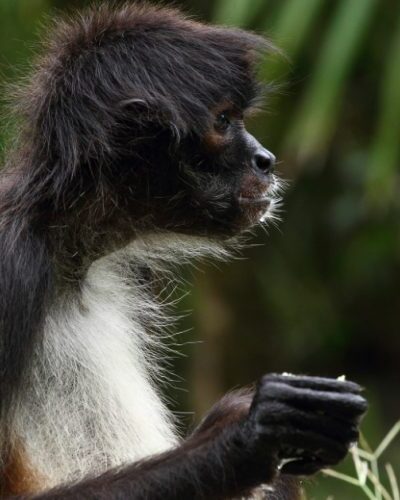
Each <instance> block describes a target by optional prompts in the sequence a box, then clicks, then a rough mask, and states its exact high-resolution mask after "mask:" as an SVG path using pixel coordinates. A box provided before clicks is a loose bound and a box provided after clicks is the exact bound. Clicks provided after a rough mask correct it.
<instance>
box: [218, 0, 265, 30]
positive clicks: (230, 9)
mask: <svg viewBox="0 0 400 500" xmlns="http://www.w3.org/2000/svg"><path fill="white" fill-rule="evenodd" d="M263 5H265V0H252V1H250V2H249V0H219V1H218V2H215V10H214V13H213V16H212V19H213V22H215V23H219V24H230V25H233V26H242V27H246V26H248V24H249V21H250V20H251V19H252V18H253V17H254V16H255V15H256V14H257V12H258V11H259V9H260V7H261V6H263Z"/></svg>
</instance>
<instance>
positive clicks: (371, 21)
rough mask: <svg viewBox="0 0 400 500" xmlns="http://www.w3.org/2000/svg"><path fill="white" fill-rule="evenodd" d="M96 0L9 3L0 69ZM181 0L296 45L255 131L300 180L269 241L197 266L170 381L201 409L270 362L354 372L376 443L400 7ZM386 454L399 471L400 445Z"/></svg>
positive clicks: (398, 276)
mask: <svg viewBox="0 0 400 500" xmlns="http://www.w3.org/2000/svg"><path fill="white" fill-rule="evenodd" d="M87 3H88V2H85V1H79V0H74V1H72V0H0V79H1V80H2V81H3V82H8V83H10V82H11V83H12V82H14V81H15V80H16V79H18V78H19V77H20V76H23V75H25V74H26V72H27V68H28V67H29V63H30V61H31V60H32V56H33V53H34V51H35V43H34V42H35V41H36V40H37V39H38V37H39V35H40V31H41V29H42V30H45V28H43V27H42V28H41V26H42V25H43V23H44V26H45V22H46V17H48V16H52V15H53V14H54V9H55V8H56V9H64V8H67V9H69V8H74V7H76V6H81V5H85V4H87ZM117 3H118V2H117ZM164 3H168V2H164ZM174 3H175V5H182V6H183V8H184V10H186V11H187V12H189V13H190V14H193V15H195V16H196V17H198V18H200V19H203V20H211V21H213V22H217V23H222V24H232V25H236V26H242V27H245V28H250V29H253V30H256V31H258V32H261V33H265V34H267V36H270V37H271V38H272V39H273V40H274V42H275V43H276V44H277V45H278V46H280V47H281V48H282V49H283V51H284V52H285V56H283V55H275V56H273V57H271V58H270V59H268V60H266V61H265V62H263V64H262V67H261V68H260V72H261V75H262V77H263V78H265V79H266V80H268V81H273V82H275V83H276V84H277V89H276V90H275V91H274V92H273V93H272V94H271V95H270V97H269V99H268V102H267V103H266V104H267V105H266V107H267V112H266V113H263V114H262V115H260V116H259V117H257V118H254V119H252V121H250V122H249V123H248V127H249V129H250V131H251V132H253V133H254V134H255V135H256V136H257V137H258V139H259V140H260V141H261V142H263V143H264V145H265V146H266V147H268V149H271V150H272V151H273V152H274V153H275V154H276V155H277V156H278V158H279V160H280V164H279V171H280V172H281V174H282V176H283V177H284V178H285V179H287V180H289V181H290V185H289V189H288V191H287V193H286V196H285V204H284V210H283V213H282V218H283V221H282V222H281V223H280V224H279V225H278V228H274V227H270V228H269V230H268V233H269V235H267V234H266V233H265V232H264V231H262V230H261V229H260V230H258V231H256V234H255V236H254V238H253V239H252V240H251V243H252V244H253V243H255V244H256V245H252V246H250V247H248V248H246V249H245V250H244V251H242V252H241V257H240V258H239V259H235V260H234V261H233V262H231V263H229V264H225V263H223V264H218V266H217V267H216V266H213V265H209V264H203V265H201V266H200V269H201V270H200V271H199V270H189V269H186V270H184V271H183V272H184V274H186V275H187V277H188V278H189V279H190V280H191V281H192V282H193V283H194V287H192V288H191V294H190V295H188V296H186V297H185V298H184V299H183V300H182V301H181V302H180V304H179V305H178V309H179V311H180V312H185V311H186V310H191V309H194V313H193V314H191V315H190V317H187V318H184V319H182V320H180V321H179V325H178V327H179V328H180V329H181V330H183V329H186V328H192V327H193V329H192V330H190V331H187V332H186V333H182V334H181V335H180V336H179V337H178V338H177V339H175V341H176V342H177V343H179V344H180V346H179V347H178V350H179V351H180V352H181V353H183V354H185V355H187V357H177V358H176V359H175V360H174V361H173V364H174V367H175V369H176V370H178V372H179V375H180V376H181V377H182V378H183V379H184V380H185V382H184V381H176V382H174V383H173V384H172V387H171V388H169V389H168V391H169V394H170V397H171V399H172V400H173V402H172V405H173V406H174V408H175V409H176V410H177V411H182V412H186V411H189V410H190V411H192V410H195V412H196V416H197V417H198V416H199V415H201V413H203V412H204V411H205V410H206V409H207V408H208V407H209V406H210V405H211V404H212V403H213V402H214V401H215V400H216V399H217V398H218V397H219V396H220V395H221V394H222V393H223V392H224V391H226V390H227V389H229V388H232V387H234V386H238V385H243V384H246V383H249V382H251V381H253V380H255V379H257V378H258V377H259V376H260V375H261V374H263V373H264V372H270V371H280V372H281V371H289V372H304V373H309V374H323V375H330V376H338V375H342V374H346V376H347V377H348V378H351V379H354V380H357V381H359V382H360V383H361V384H363V385H365V387H366V388H367V396H368V399H369V401H370V405H371V407H370V411H369V414H368V417H367V418H366V420H365V423H364V432H365V434H366V436H367V439H368V440H369V441H370V443H371V444H372V446H376V445H377V444H378V443H379V442H380V441H381V440H382V438H383V437H384V435H385V434H386V432H387V431H388V430H389V428H390V427H391V426H392V425H393V424H394V423H395V421H396V420H397V419H399V418H400V368H399V364H400V359H399V353H400V327H399V319H400V317H399V316H400V286H399V284H400V224H399V222H400V221H399V215H400V196H399V193H400V185H399V180H400V179H399V166H400V4H399V2H398V0H392V1H391V0H381V1H378V0H353V1H348V0H332V1H326V0H214V1H211V0H207V1H206V0H187V1H182V2H174ZM2 93H3V96H5V97H6V94H7V90H6V89H3V91H2ZM3 123H4V124H5V127H4V132H3V137H5V136H6V135H7V122H6V121H5V120H4V121H3ZM3 143H4V140H3ZM182 289H183V291H186V289H188V290H189V286H188V287H186V285H183V286H182V287H181V290H180V292H178V293H182ZM200 339H201V340H202V343H195V341H197V340H200ZM188 387H190V388H191V389H190V392H188V391H187V390H186V389H187V388H188ZM191 419H192V417H191V416H186V417H184V422H185V423H188V422H189V421H191ZM398 441H399V440H398ZM386 460H391V461H392V463H393V465H394V467H395V470H396V468H397V471H398V470H399V469H400V452H399V446H398V445H397V446H396V444H393V445H392V447H391V448H390V449H389V450H388V452H387V454H386V455H385V457H384V462H385V461H386ZM348 468H349V470H350V469H351V467H350V465H349V464H348ZM397 471H396V472H397ZM397 474H398V476H400V474H399V473H398V472H397ZM318 483H319V484H318V485H316V486H313V487H311V488H310V492H309V495H310V498H318V499H319V498H327V497H328V496H329V495H331V498H333V496H334V497H335V498H350V495H351V496H352V497H353V498H364V497H363V496H362V495H363V494H362V492H361V491H360V490H357V489H355V488H353V489H352V488H351V487H350V489H344V490H342V485H341V483H338V482H336V481H333V482H332V480H327V479H325V480H323V481H322V480H319V481H318ZM332 495H333V496H332ZM357 495H358V496H357Z"/></svg>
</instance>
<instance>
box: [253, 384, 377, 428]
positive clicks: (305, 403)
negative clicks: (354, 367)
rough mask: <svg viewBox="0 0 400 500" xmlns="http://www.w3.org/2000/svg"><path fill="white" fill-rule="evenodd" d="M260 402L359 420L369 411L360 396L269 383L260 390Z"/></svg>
mask: <svg viewBox="0 0 400 500" xmlns="http://www.w3.org/2000/svg"><path fill="white" fill-rule="evenodd" d="M257 400H258V401H259V402H261V401H263V402H265V403H266V402H268V401H271V402H273V401H281V402H286V403H288V404H291V405H293V406H294V407H295V408H299V409H302V410H305V411H317V412H318V411H319V412H322V414H331V415H334V416H336V417H341V418H346V419H348V418H350V419H357V418H360V417H361V416H362V415H363V414H364V413H365V412H366V410H367V402H366V400H365V399H364V398H363V397H362V396H360V395H358V394H348V393H340V392H327V391H318V390H312V389H304V388H301V389H300V388H297V387H292V386H289V385H287V384H283V383H280V382H277V383H275V382H269V383H268V384H266V385H264V386H262V387H260V388H259V395H258V396H257Z"/></svg>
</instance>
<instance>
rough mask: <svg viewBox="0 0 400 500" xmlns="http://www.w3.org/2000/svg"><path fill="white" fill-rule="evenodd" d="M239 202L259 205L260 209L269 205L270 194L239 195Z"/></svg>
mask: <svg viewBox="0 0 400 500" xmlns="http://www.w3.org/2000/svg"><path fill="white" fill-rule="evenodd" d="M238 201H239V204H240V205H249V206H253V207H260V208H262V209H266V208H268V207H269V205H271V201H272V200H271V197H270V196H265V195H264V196H254V197H248V196H239V199H238Z"/></svg>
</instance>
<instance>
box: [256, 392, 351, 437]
mask: <svg viewBox="0 0 400 500" xmlns="http://www.w3.org/2000/svg"><path fill="white" fill-rule="evenodd" d="M255 419H256V422H257V423H258V424H259V425H261V426H266V427H269V428H273V427H274V426H275V427H276V426H279V427H281V426H282V427H283V426H284V427H287V428H292V429H297V430H298V431H299V432H301V431H314V432H316V433H319V434H321V435H324V436H327V437H329V438H331V439H337V440H339V441H341V442H342V443H348V444H350V443H354V442H356V441H357V440H358V430H357V426H356V425H355V424H351V423H349V422H348V421H345V420H343V419H337V418H335V417H333V416H331V415H321V414H319V413H310V412H306V411H303V410H301V409H299V408H293V407H292V406H290V405H288V404H286V403H282V402H278V401H274V402H273V403H270V404H269V403H267V402H266V403H260V404H259V407H258V409H257V413H256V414H255Z"/></svg>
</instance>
